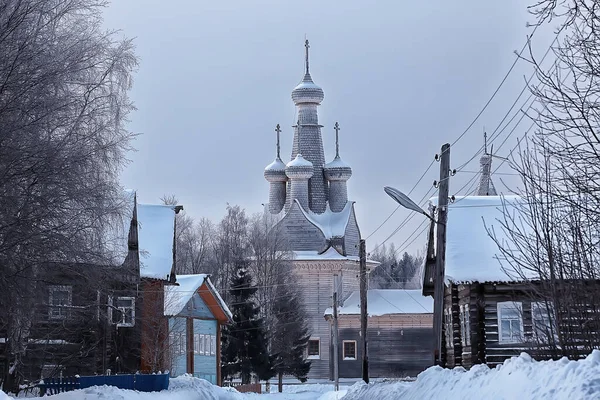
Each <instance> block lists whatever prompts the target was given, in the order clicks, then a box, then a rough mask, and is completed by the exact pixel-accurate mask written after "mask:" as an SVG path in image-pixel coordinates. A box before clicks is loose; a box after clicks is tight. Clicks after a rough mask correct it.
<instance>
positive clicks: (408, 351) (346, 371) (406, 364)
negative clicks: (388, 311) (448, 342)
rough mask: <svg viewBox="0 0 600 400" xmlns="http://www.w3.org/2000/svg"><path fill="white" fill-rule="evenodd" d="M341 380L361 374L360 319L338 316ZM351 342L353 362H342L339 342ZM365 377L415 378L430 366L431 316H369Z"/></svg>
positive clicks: (357, 376) (431, 343) (353, 316)
mask: <svg viewBox="0 0 600 400" xmlns="http://www.w3.org/2000/svg"><path fill="white" fill-rule="evenodd" d="M339 333H340V335H339V336H340V338H339V340H340V343H339V346H340V350H339V371H340V377H341V378H359V377H361V371H362V364H361V358H362V352H361V349H360V318H359V316H358V315H352V316H345V315H344V316H340V318H339ZM344 340H355V341H356V343H357V359H356V360H344V359H343V350H342V346H343V341H344ZM367 342H368V344H367V346H368V351H369V375H370V376H371V377H373V378H383V377H404V376H416V375H417V374H418V373H419V372H421V371H423V370H424V369H426V368H428V367H430V366H432V365H433V315H432V314H394V315H385V316H379V317H370V318H369V320H368V329H367Z"/></svg>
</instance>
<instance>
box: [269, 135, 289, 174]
mask: <svg viewBox="0 0 600 400" xmlns="http://www.w3.org/2000/svg"><path fill="white" fill-rule="evenodd" d="M275 132H277V156H276V157H275V161H273V162H272V163H271V164H269V165H267V166H266V167H265V179H266V180H267V181H268V182H285V181H287V177H286V175H285V164H284V163H283V161H281V155H280V145H279V134H280V133H281V127H280V126H279V124H277V126H276V127H275Z"/></svg>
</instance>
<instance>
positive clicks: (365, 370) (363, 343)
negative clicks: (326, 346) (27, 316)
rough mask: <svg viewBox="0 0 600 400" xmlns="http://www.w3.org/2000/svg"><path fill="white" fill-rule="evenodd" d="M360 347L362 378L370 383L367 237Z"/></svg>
mask: <svg viewBox="0 0 600 400" xmlns="http://www.w3.org/2000/svg"><path fill="white" fill-rule="evenodd" d="M358 255H359V258H360V332H361V335H360V348H361V351H362V379H363V381H365V383H369V355H368V352H367V250H366V244H365V239H360V245H359V252H358Z"/></svg>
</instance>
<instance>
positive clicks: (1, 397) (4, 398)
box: [0, 390, 12, 400]
mask: <svg viewBox="0 0 600 400" xmlns="http://www.w3.org/2000/svg"><path fill="white" fill-rule="evenodd" d="M0 400H12V399H11V398H10V397H8V395H6V393H4V392H3V391H2V390H0Z"/></svg>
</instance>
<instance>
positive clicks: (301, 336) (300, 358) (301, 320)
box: [271, 282, 311, 392]
mask: <svg viewBox="0 0 600 400" xmlns="http://www.w3.org/2000/svg"><path fill="white" fill-rule="evenodd" d="M273 308H274V310H273V311H274V314H275V317H276V323H275V326H274V330H273V331H272V332H271V353H272V356H273V358H274V369H275V372H276V374H277V376H278V378H279V392H281V391H282V383H283V382H282V381H283V375H291V376H294V377H296V378H297V379H298V380H300V381H301V382H306V380H307V379H308V372H309V371H310V365H311V363H310V361H308V360H306V347H307V346H308V340H309V338H310V334H309V332H308V327H307V315H306V312H305V310H304V305H303V304H302V301H301V298H300V294H299V292H298V289H297V287H296V286H295V285H290V284H289V282H288V284H287V285H279V287H278V294H277V297H276V300H275V304H274V307H273Z"/></svg>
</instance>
